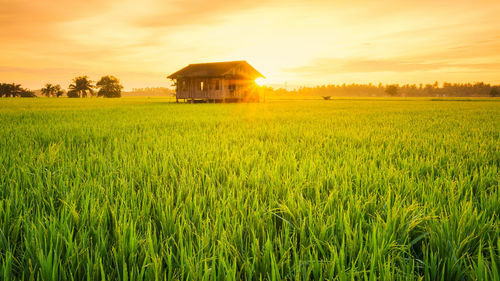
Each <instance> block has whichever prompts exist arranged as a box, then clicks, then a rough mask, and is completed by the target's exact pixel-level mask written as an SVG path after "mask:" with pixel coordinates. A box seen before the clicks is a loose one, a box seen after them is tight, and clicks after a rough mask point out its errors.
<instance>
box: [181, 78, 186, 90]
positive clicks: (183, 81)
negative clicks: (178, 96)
mask: <svg viewBox="0 0 500 281" xmlns="http://www.w3.org/2000/svg"><path fill="white" fill-rule="evenodd" d="M181 89H182V90H183V91H185V90H186V81H185V80H182V81H181Z"/></svg>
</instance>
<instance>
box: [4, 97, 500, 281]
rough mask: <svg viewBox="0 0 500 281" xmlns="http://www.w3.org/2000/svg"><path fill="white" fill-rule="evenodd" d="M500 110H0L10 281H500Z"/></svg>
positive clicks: (367, 106)
mask: <svg viewBox="0 0 500 281" xmlns="http://www.w3.org/2000/svg"><path fill="white" fill-rule="evenodd" d="M499 137H500V100H474V99H472V100H446V99H443V100H429V99H413V100H410V99H399V100H397V99H350V100H349V99H343V100H331V101H323V100H319V99H318V100H283V101H278V100H269V101H268V102H266V103H260V104H175V103H171V100H167V99H148V98H122V99H114V100H103V99H96V98H91V99H49V98H37V99H29V100H26V99H17V98H13V99H0V271H1V272H0V274H1V275H0V276H1V277H0V279H1V280H500V274H499V272H500V269H499V267H500V220H499V215H500V196H499V195H500V194H499V179H500V170H499V169H500V139H499Z"/></svg>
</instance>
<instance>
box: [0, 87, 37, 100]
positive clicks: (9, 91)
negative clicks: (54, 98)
mask: <svg viewBox="0 0 500 281" xmlns="http://www.w3.org/2000/svg"><path fill="white" fill-rule="evenodd" d="M0 97H23V98H32V97H35V93H34V92H32V91H30V90H27V89H24V88H22V87H21V85H20V84H15V83H11V84H7V83H0Z"/></svg>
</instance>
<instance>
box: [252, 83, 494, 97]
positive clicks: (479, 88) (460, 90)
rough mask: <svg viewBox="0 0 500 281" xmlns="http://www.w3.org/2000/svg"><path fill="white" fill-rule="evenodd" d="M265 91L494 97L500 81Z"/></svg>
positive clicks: (265, 89)
mask: <svg viewBox="0 0 500 281" xmlns="http://www.w3.org/2000/svg"><path fill="white" fill-rule="evenodd" d="M262 91H263V92H264V93H265V94H278V95H302V96H323V97H328V96H338V97H342V96H358V97H384V96H396V97H397V96H400V97H498V96H500V85H490V84H486V83H483V82H478V83H474V84H471V83H453V84H452V83H447V82H444V83H443V84H442V85H441V86H439V83H438V82H435V83H434V84H425V85H424V84H419V85H416V84H406V85H398V84H390V85H383V84H382V83H380V84H378V85H374V84H342V85H322V86H315V87H300V88H298V89H295V90H285V89H273V88H271V87H266V86H263V87H262Z"/></svg>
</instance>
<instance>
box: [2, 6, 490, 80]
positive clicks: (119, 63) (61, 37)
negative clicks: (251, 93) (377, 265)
mask: <svg viewBox="0 0 500 281" xmlns="http://www.w3.org/2000/svg"><path fill="white" fill-rule="evenodd" d="M0 7H1V9H0V38H1V43H0V82H17V83H21V84H22V85H23V86H25V87H28V88H31V89H38V88H40V87H41V86H42V85H43V84H45V83H47V82H51V83H59V84H61V86H63V87H67V86H68V84H69V83H70V81H71V79H72V78H73V77H75V76H78V75H82V74H86V75H89V76H90V78H91V79H93V80H97V79H99V78H100V77H101V76H103V75H107V74H111V75H115V76H117V77H118V78H120V79H121V81H122V83H123V84H124V86H125V88H126V89H131V88H133V87H147V86H170V84H171V83H170V82H169V81H168V80H167V79H165V76H166V75H168V74H170V73H172V72H174V71H176V70H178V69H179V68H181V67H184V66H185V65H187V64H189V63H196V62H211V61H225V60H247V61H248V62H249V63H250V64H252V65H253V66H254V67H255V68H257V69H258V70H259V71H260V72H262V73H263V74H264V75H265V76H266V77H267V79H266V83H268V84H273V85H279V84H283V83H284V82H285V81H286V82H287V84H288V85H290V86H295V85H315V84H328V83H335V84H340V83H353V82H356V83H370V82H371V83H378V82H382V83H430V82H434V81H436V80H438V81H440V82H443V81H448V82H474V81H484V82H488V83H496V84H500V20H499V15H500V1H498V0H495V1H489V0H476V1H460V0H458V1H428V0H422V1H396V0H382V1H367V0H350V1H333V0H330V1H324V0H309V1H298V0H287V1H285V0H267V1H255V0H242V1H235V0H220V1H203V0H189V1H182V0H175V1H166V0H87V1H72V0H43V1H41V0H0Z"/></svg>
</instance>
